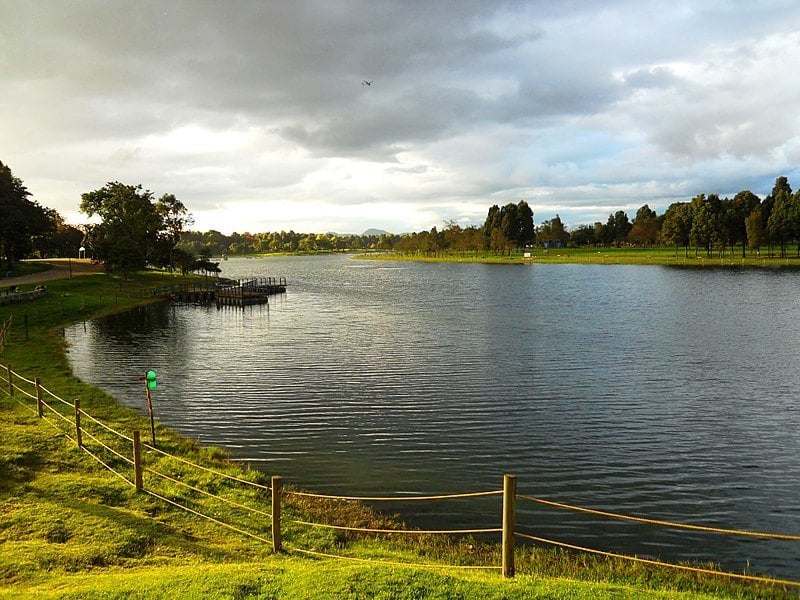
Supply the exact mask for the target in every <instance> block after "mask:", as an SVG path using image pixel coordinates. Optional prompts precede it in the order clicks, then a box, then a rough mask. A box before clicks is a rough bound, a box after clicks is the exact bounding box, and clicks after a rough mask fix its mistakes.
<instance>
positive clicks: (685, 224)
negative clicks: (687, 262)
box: [661, 202, 692, 257]
mask: <svg viewBox="0 0 800 600" xmlns="http://www.w3.org/2000/svg"><path fill="white" fill-rule="evenodd" d="M691 231H692V206H691V204H687V203H686V202H675V203H674V204H670V206H669V208H668V209H667V212H665V213H664V223H663V225H662V226H661V238H662V239H663V240H664V242H665V243H667V244H675V256H677V255H678V247H679V246H683V250H684V256H685V257H688V256H689V243H690V233H691Z"/></svg>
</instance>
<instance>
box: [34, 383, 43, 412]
mask: <svg viewBox="0 0 800 600" xmlns="http://www.w3.org/2000/svg"><path fill="white" fill-rule="evenodd" d="M35 382H36V413H37V414H38V415H39V418H40V419H41V418H42V415H43V414H44V406H43V405H42V381H41V379H39V378H38V377H37V378H36V380H35Z"/></svg>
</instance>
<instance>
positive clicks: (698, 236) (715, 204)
mask: <svg viewBox="0 0 800 600" xmlns="http://www.w3.org/2000/svg"><path fill="white" fill-rule="evenodd" d="M720 206H721V201H720V199H719V196H717V195H715V194H710V195H709V196H708V198H706V195H705V194H700V195H699V196H695V197H694V198H693V199H692V229H691V231H690V232H689V241H690V242H691V243H692V244H693V245H694V247H695V256H696V255H697V250H698V248H701V247H702V248H705V251H706V256H711V253H712V250H713V248H714V245H715V244H717V243H719V242H720V241H721V238H722V236H721V234H720V228H719V212H720Z"/></svg>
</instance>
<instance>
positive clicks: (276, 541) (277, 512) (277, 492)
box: [272, 475, 282, 553]
mask: <svg viewBox="0 0 800 600" xmlns="http://www.w3.org/2000/svg"><path fill="white" fill-rule="evenodd" d="M281 550H282V548H281V478H280V476H278V475H273V476H272V551H273V552H275V553H278V552H281Z"/></svg>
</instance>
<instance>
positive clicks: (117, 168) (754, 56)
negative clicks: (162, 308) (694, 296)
mask: <svg viewBox="0 0 800 600" xmlns="http://www.w3.org/2000/svg"><path fill="white" fill-rule="evenodd" d="M798 66H800V3H798V2H796V0H763V1H759V2H751V1H749V0H741V1H739V0H726V1H723V0H708V1H699V0H698V1H694V2H687V1H682V0H673V1H671V2H669V3H666V2H663V1H648V0H635V1H628V0H607V1H602V2H601V1H597V0H563V1H558V2H556V1H528V2H512V1H509V2H501V1H496V2H491V1H485V0H479V1H470V0H458V1H433V0H429V1H415V0H398V1H382V0H372V1H367V0H364V1H357V0H318V1H314V0H309V1H305V0H292V1H291V2H290V1H282V0H271V1H270V0H258V1H247V0H223V1H210V0H209V1H203V0H195V1H181V0H170V1H165V0H160V1H150V0H137V1H136V2H122V1H110V0H109V1H99V0H86V1H72V0H39V1H37V2H26V1H24V0H0V161H2V162H3V163H5V164H6V165H8V166H9V167H10V168H11V170H12V172H13V173H14V175H16V176H17V177H18V178H20V179H22V181H23V183H24V184H25V186H26V187H27V188H28V190H29V191H30V192H31V193H32V197H33V199H34V200H36V201H37V202H39V203H40V204H42V205H44V206H47V207H50V208H54V209H56V210H57V211H59V213H61V214H62V215H63V216H64V217H65V218H66V219H67V221H68V222H70V223H74V224H79V223H84V222H86V221H87V217H86V216H85V215H83V214H81V213H80V211H79V205H80V197H81V194H82V193H85V192H89V191H92V190H95V189H98V188H101V187H102V186H103V185H105V184H106V183H107V182H109V181H120V182H123V183H126V184H131V185H137V184H141V185H142V186H143V187H144V188H146V189H149V190H151V191H152V192H153V194H154V195H155V197H159V196H161V195H162V194H166V193H172V194H175V195H176V196H177V198H178V199H179V200H181V201H182V202H183V203H184V204H185V205H186V207H187V208H188V209H189V211H190V212H191V213H192V215H193V216H194V219H195V224H194V225H193V227H192V229H195V230H199V231H206V230H209V229H216V230H218V231H221V232H223V233H226V234H229V233H231V232H233V231H237V232H239V233H243V232H246V231H247V232H251V233H257V232H265V231H280V230H286V231H289V230H294V231H296V232H305V233H309V232H314V233H322V232H339V233H361V232H362V231H364V230H366V229H367V228H377V229H382V230H385V231H390V232H393V233H403V232H408V231H421V230H423V229H430V228H431V227H433V226H437V227H439V228H441V227H443V226H444V225H445V224H446V223H452V222H455V223H458V224H460V225H462V226H468V225H480V224H482V223H483V221H484V219H485V217H486V213H487V211H488V208H489V207H490V206H491V205H493V204H497V205H500V206H502V205H503V204H507V203H509V202H513V203H517V202H519V201H520V200H525V201H527V202H528V203H529V204H530V205H531V207H532V208H533V211H534V220H535V222H536V223H537V224H539V223H541V222H542V221H544V220H546V219H550V218H552V217H553V216H554V215H556V214H559V215H560V216H561V218H562V220H563V221H564V222H565V223H567V224H568V225H570V226H575V225H577V224H581V223H593V222H594V221H598V220H599V221H603V222H605V220H606V219H607V218H608V215H609V214H610V213H611V212H615V211H617V210H625V211H626V212H627V213H628V214H629V216H630V217H631V218H633V217H634V215H635V212H636V210H637V209H638V208H639V207H640V206H642V205H643V204H648V205H649V206H650V207H651V208H652V209H654V210H656V211H657V212H658V213H659V214H661V213H662V212H663V211H664V210H665V209H666V208H667V206H669V204H671V203H672V202H678V201H685V200H689V199H691V198H692V197H693V196H695V195H697V194H701V193H706V194H709V193H716V194H719V195H720V196H733V195H734V194H736V193H737V192H738V191H740V190H743V189H749V190H751V191H753V192H754V193H756V194H758V195H760V196H762V197H763V196H765V195H766V194H768V193H769V191H770V190H771V189H772V186H773V184H774V182H775V179H776V178H777V177H779V176H786V177H788V178H789V181H790V183H791V184H792V185H793V187H794V188H797V187H800V70H798ZM364 80H367V81H371V82H372V83H371V85H364V84H363V82H364Z"/></svg>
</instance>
